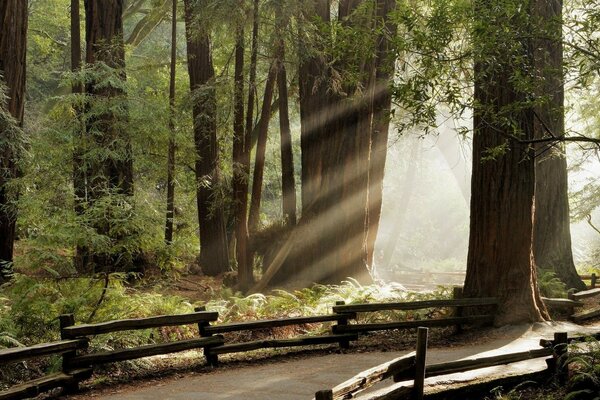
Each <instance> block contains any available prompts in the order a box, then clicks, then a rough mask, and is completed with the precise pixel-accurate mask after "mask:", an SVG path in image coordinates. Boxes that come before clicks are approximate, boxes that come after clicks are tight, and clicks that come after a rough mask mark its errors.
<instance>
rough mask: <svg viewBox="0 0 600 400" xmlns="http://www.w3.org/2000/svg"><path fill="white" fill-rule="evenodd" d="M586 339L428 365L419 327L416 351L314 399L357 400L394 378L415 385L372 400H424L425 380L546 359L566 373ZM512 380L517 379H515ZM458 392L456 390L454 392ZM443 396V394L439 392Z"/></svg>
mask: <svg viewBox="0 0 600 400" xmlns="http://www.w3.org/2000/svg"><path fill="white" fill-rule="evenodd" d="M598 336H600V334H598ZM582 340H583V337H581V336H577V337H573V338H567V334H566V333H556V334H555V335H554V340H541V341H540V346H542V348H538V349H532V350H528V351H521V352H515V353H509V354H500V355H496V356H488V357H480V358H468V359H462V360H457V361H450V362H445V363H439V364H426V363H425V359H426V354H427V328H419V334H418V337H417V344H416V352H413V353H411V354H408V355H406V356H402V357H399V358H396V359H394V360H392V361H390V362H387V363H384V364H381V365H378V366H376V367H373V368H371V369H368V370H366V371H363V372H361V373H359V374H358V375H356V376H354V377H352V378H350V379H349V380H347V381H345V382H343V383H341V384H339V385H337V386H335V387H333V388H332V389H326V390H320V391H318V392H316V393H315V397H314V400H342V399H350V398H354V397H355V396H356V395H357V394H358V393H360V392H362V391H364V390H366V389H368V388H370V387H372V386H373V385H375V384H376V383H378V382H381V381H383V380H386V379H390V378H393V381H394V382H406V381H411V380H412V381H413V385H412V386H395V387H391V388H390V389H389V391H388V393H385V394H382V395H378V396H373V397H371V398H370V399H371V400H385V399H399V398H409V397H410V398H411V399H416V400H420V399H423V396H424V380H425V378H429V377H434V376H442V375H449V374H454V373H458V372H466V371H473V370H476V369H482V368H488V367H495V366H500V365H506V364H512V363H516V362H521V361H526V360H531V359H537V358H545V359H546V362H547V365H548V370H549V371H551V372H553V373H558V372H564V370H565V369H564V368H561V367H562V365H561V364H562V363H564V361H565V357H564V355H565V353H566V352H567V347H566V344H567V343H568V342H574V341H582ZM510 379H514V376H511V377H510ZM452 390H454V391H455V390H456V389H452ZM437 395H440V393H437ZM440 398H444V396H443V393H442V396H441V397H440Z"/></svg>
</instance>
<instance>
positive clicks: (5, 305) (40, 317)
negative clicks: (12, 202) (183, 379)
mask: <svg viewBox="0 0 600 400" xmlns="http://www.w3.org/2000/svg"><path fill="white" fill-rule="evenodd" d="M128 278H129V277H128V276H127V275H124V274H111V275H110V279H109V283H108V286H106V289H105V280H104V278H103V277H99V278H98V279H92V278H71V279H39V278H36V277H29V276H25V275H17V277H16V279H15V280H14V281H13V282H12V283H10V284H8V285H4V286H3V287H2V288H1V291H0V306H1V307H2V309H3V310H2V311H3V312H2V313H1V314H0V332H3V335H4V337H5V338H11V340H15V341H16V342H14V343H17V342H18V343H23V344H25V345H31V344H36V343H42V342H49V341H54V340H57V339H59V329H58V316H59V315H61V314H74V315H75V319H76V322H77V323H89V322H102V321H107V320H114V319H122V318H139V317H147V316H156V315H161V314H181V313H185V312H191V311H192V310H193V307H192V305H191V304H190V303H189V302H188V301H186V300H185V299H183V298H180V297H177V296H169V295H162V294H159V293H146V292H142V291H139V290H136V289H135V288H132V287H131V286H129V285H127V284H126V280H127V279H128ZM103 292H105V293H104V295H103ZM100 299H102V301H100ZM92 315H93V318H92V319H90V317H91V316H92ZM182 332H188V331H187V330H184V331H182ZM182 334H183V333H182ZM164 339H165V337H164V335H163V334H162V333H159V334H156V333H152V331H150V330H149V331H140V332H138V333H132V332H127V333H126V334H118V333H115V334H110V335H103V336H101V337H100V338H98V339H97V341H94V342H93V343H97V346H100V347H103V346H106V345H107V343H111V344H112V345H113V346H115V347H116V346H120V345H127V344H141V343H144V344H145V343H149V342H153V341H157V340H164Z"/></svg>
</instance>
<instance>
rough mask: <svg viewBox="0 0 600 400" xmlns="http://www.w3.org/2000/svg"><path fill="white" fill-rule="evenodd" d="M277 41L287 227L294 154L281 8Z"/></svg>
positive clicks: (291, 221)
mask: <svg viewBox="0 0 600 400" xmlns="http://www.w3.org/2000/svg"><path fill="white" fill-rule="evenodd" d="M276 13H277V16H276V18H277V24H278V29H277V32H278V35H279V41H278V44H277V47H278V49H277V53H278V68H277V85H278V91H279V133H280V142H281V143H280V146H281V192H282V198H283V199H282V210H283V219H284V221H285V223H286V224H287V225H289V226H294V225H296V177H295V175H294V152H293V150H292V133H291V129H290V116H289V104H288V87H287V70H286V67H285V36H284V34H285V26H286V24H287V21H285V20H284V19H283V15H282V14H283V13H282V10H281V7H277V9H276Z"/></svg>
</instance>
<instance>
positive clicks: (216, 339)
mask: <svg viewBox="0 0 600 400" xmlns="http://www.w3.org/2000/svg"><path fill="white" fill-rule="evenodd" d="M496 304H497V300H496V299H460V298H457V299H453V300H429V301H420V302H419V301H417V302H404V303H379V304H350V305H346V304H344V303H343V302H338V303H336V305H335V306H334V307H333V313H332V314H328V315H318V316H306V317H292V318H280V319H270V320H258V321H246V322H235V323H227V324H211V323H214V322H215V321H217V320H218V313H216V312H207V311H205V310H204V308H198V309H196V312H194V313H190V314H183V315H163V316H157V317H150V318H139V319H125V320H117V321H108V322H102V323H97V324H83V325H75V319H74V316H73V315H71V314H69V315H62V316H60V335H61V339H62V341H60V342H56V343H46V344H41V345H36V346H32V347H20V348H11V349H4V350H0V366H2V365H5V364H10V363H15V362H19V361H22V360H25V359H32V358H38V357H44V356H49V355H61V356H62V371H61V372H60V373H57V374H52V375H47V376H45V377H42V378H40V379H36V380H33V381H29V382H26V383H24V384H21V385H18V386H14V387H12V388H10V389H9V390H7V391H4V392H0V400H4V399H23V398H27V397H34V396H37V395H38V394H40V393H42V392H44V391H47V390H51V389H54V388H58V387H62V388H64V389H65V391H67V392H69V391H76V390H77V388H78V383H79V382H80V381H81V380H84V379H87V378H88V377H90V376H91V374H92V371H93V367H94V366H97V365H101V364H106V363H112V362H117V361H125V360H133V359H137V358H141V357H148V356H154V355H160V354H168V353H174V352H180V351H185V350H191V349H203V353H204V356H205V358H206V361H207V363H208V364H210V365H213V366H216V365H218V361H219V359H218V357H219V355H221V354H227V353H236V352H245V351H252V350H257V349H264V348H281V347H295V346H312V345H321V344H332V343H336V344H338V345H339V346H340V347H342V348H348V347H349V345H350V342H351V341H355V340H357V339H358V335H359V333H363V332H369V331H377V330H384V329H413V328H416V327H417V326H419V325H427V326H430V327H444V326H459V325H463V324H482V323H490V322H491V321H492V320H493V312H492V310H491V308H493V307H495V306H496ZM465 307H487V308H489V309H490V313H488V314H483V315H474V316H469V317H463V316H460V312H461V310H462V309H464V308H465ZM431 308H450V309H452V310H453V311H452V313H453V316H452V317H449V318H438V319H429V320H421V321H397V322H388V323H373V324H357V323H353V324H351V323H350V320H356V319H357V313H376V312H380V311H385V310H418V309H431ZM326 322H331V323H334V324H333V325H332V326H331V331H330V332H329V333H327V334H323V335H319V336H300V337H295V338H290V339H272V340H257V341H250V342H243V343H225V340H224V338H223V336H222V335H221V334H224V333H228V332H237V331H253V330H257V329H270V328H276V327H283V326H291V325H303V324H315V323H326ZM189 324H197V326H198V337H197V338H194V339H187V340H179V341H175V342H169V343H160V344H150V345H144V346H139V347H135V348H126V349H117V350H111V351H102V352H95V353H88V352H86V350H87V349H88V347H89V341H90V337H91V336H96V335H103V334H108V333H113V332H120V331H130V330H139V329H149V328H159V327H165V326H178V325H189Z"/></svg>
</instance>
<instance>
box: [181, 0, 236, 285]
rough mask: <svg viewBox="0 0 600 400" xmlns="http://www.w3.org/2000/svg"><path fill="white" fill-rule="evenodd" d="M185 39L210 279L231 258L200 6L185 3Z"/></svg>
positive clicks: (224, 268) (209, 54) (200, 218)
mask: <svg viewBox="0 0 600 400" xmlns="http://www.w3.org/2000/svg"><path fill="white" fill-rule="evenodd" d="M184 4H185V21H186V37H187V48H188V70H189V74H190V87H191V90H192V91H193V93H194V105H193V115H194V140H195V143H196V181H197V202H198V221H199V224H200V244H201V253H200V263H201V266H202V270H203V271H204V273H206V274H207V275H218V274H220V273H223V272H225V271H227V268H228V267H229V259H228V257H229V255H228V251H227V245H228V244H227V232H226V231H225V221H224V216H223V207H222V206H220V205H215V203H214V202H215V195H216V194H217V190H218V188H219V184H220V172H219V153H218V147H217V146H218V143H217V120H216V118H217V99H216V93H215V88H214V84H215V82H214V78H215V71H214V67H213V62H212V51H211V43H210V34H209V32H207V31H206V30H205V29H203V25H204V24H202V23H201V22H200V21H198V20H196V19H195V16H196V15H198V13H197V7H199V6H200V5H201V2H198V1H195V0H185V2H184Z"/></svg>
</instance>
